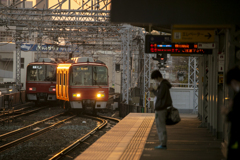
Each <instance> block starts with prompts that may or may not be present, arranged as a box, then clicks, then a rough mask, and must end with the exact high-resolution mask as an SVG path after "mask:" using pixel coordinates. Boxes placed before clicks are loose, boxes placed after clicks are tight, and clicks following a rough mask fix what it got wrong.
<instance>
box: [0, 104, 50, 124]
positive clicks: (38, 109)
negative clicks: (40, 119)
mask: <svg viewBox="0 0 240 160" xmlns="http://www.w3.org/2000/svg"><path fill="white" fill-rule="evenodd" d="M47 107H49V106H45V107H41V108H37V109H33V110H30V111H25V112H19V113H16V112H14V113H16V114H17V115H13V113H11V114H7V115H5V116H2V118H1V117H0V118H1V119H0V122H5V121H9V120H11V119H15V118H18V117H21V116H25V115H27V114H32V113H34V112H37V111H40V110H42V109H46V108H47Z"/></svg>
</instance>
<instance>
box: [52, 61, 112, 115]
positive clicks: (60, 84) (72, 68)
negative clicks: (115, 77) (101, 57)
mask: <svg viewBox="0 0 240 160" xmlns="http://www.w3.org/2000/svg"><path fill="white" fill-rule="evenodd" d="M108 83H109V82H108V68H107V66H106V64H105V63H103V62H101V61H98V60H97V61H94V60H93V58H91V57H75V58H71V60H69V61H67V62H65V63H59V64H58V67H57V83H56V95H57V99H59V100H62V101H63V105H64V107H65V108H67V109H82V110H86V109H93V110H94V111H96V110H99V109H105V108H106V106H107V101H108V96H109V85H108Z"/></svg>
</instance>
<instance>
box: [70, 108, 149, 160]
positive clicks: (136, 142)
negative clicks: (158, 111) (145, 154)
mask: <svg viewBox="0 0 240 160" xmlns="http://www.w3.org/2000/svg"><path fill="white" fill-rule="evenodd" d="M153 122H154V113H130V114H128V115H127V116H126V117H125V118H124V119H122V120H121V121H120V122H119V123H118V124H117V125H115V126H114V127H113V128H112V129H111V130H110V131H108V132H107V133H106V134H105V135H103V136H102V137H101V138H100V139H98V140H97V141H96V142H95V143H94V144H92V145H91V146H90V147H89V148H88V149H87V150H85V151H84V152H83V153H82V154H81V155H79V156H78V157H77V158H75V160H86V159H98V160H106V159H107V160H118V159H123V160H125V159H139V158H140V157H141V154H142V151H143V149H144V145H145V143H146V140H147V137H148V135H149V132H150V130H151V128H152V124H153Z"/></svg>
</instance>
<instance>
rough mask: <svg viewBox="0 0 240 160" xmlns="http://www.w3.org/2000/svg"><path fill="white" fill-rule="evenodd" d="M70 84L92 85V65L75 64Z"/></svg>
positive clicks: (71, 72)
mask: <svg viewBox="0 0 240 160" xmlns="http://www.w3.org/2000/svg"><path fill="white" fill-rule="evenodd" d="M69 74H70V84H69V85H73V86H89V85H92V66H73V67H72V69H71V71H70V73H69Z"/></svg>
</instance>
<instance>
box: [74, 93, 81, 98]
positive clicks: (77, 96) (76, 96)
mask: <svg viewBox="0 0 240 160" xmlns="http://www.w3.org/2000/svg"><path fill="white" fill-rule="evenodd" d="M73 97H75V98H80V97H81V94H80V93H73Z"/></svg>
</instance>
